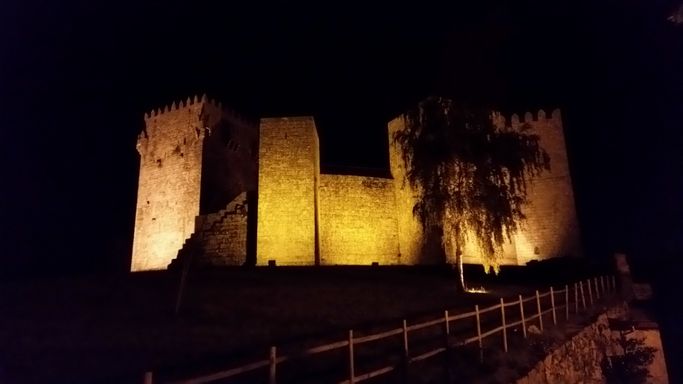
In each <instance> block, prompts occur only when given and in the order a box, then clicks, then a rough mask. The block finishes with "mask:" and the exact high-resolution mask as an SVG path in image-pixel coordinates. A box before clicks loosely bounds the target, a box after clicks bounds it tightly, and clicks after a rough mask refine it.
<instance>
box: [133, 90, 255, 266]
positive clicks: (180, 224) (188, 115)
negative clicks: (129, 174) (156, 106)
mask: <svg viewBox="0 0 683 384" xmlns="http://www.w3.org/2000/svg"><path fill="white" fill-rule="evenodd" d="M256 134H257V133H256V130H255V129H250V127H249V126H248V125H247V124H245V123H243V122H241V121H240V120H239V119H237V118H236V117H235V116H234V114H231V113H229V112H227V111H225V110H223V109H222V107H221V105H220V104H219V103H216V102H213V101H212V100H209V99H207V97H206V96H202V97H201V98H197V97H195V98H194V99H188V100H186V101H185V102H180V103H173V104H172V105H171V106H167V107H164V108H162V109H160V110H155V111H152V112H151V113H148V114H146V115H145V129H144V130H143V131H142V132H141V133H140V135H139V136H138V141H137V149H138V153H139V154H140V176H139V183H138V201H137V209H136V215H135V234H134V240H133V256H132V263H131V271H139V270H153V269H165V268H166V267H167V266H168V265H169V263H170V262H171V261H172V260H173V259H174V258H175V257H176V256H177V254H178V250H179V249H181V248H182V247H183V243H184V242H185V240H186V239H188V238H189V237H190V236H191V235H192V234H193V233H194V232H195V223H196V222H200V221H201V220H198V219H201V218H200V217H199V215H200V214H201V215H208V214H211V213H214V212H217V211H220V210H221V209H224V208H226V206H227V205H228V204H229V203H230V202H231V201H232V200H233V199H234V198H235V197H236V196H238V195H240V194H241V193H242V192H246V191H252V190H255V188H256V185H255V184H256V157H255V156H256V153H255V150H256V141H257V137H256ZM245 230H246V229H245Z"/></svg>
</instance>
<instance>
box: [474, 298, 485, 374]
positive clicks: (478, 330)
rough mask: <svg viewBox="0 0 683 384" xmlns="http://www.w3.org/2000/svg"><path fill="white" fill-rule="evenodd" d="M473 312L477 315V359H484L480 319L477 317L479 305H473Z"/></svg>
mask: <svg viewBox="0 0 683 384" xmlns="http://www.w3.org/2000/svg"><path fill="white" fill-rule="evenodd" d="M474 313H475V315H476V317H477V341H478V342H479V361H481V362H483V361H484V346H483V344H482V342H481V321H480V319H479V305H478V304H477V305H475V306H474Z"/></svg>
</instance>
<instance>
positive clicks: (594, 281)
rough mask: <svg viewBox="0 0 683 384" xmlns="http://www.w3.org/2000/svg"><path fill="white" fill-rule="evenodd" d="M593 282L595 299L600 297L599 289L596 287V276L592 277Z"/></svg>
mask: <svg viewBox="0 0 683 384" xmlns="http://www.w3.org/2000/svg"><path fill="white" fill-rule="evenodd" d="M593 283H594V285H595V299H596V300H597V299H599V298H600V289H599V288H598V278H597V277H594V278H593Z"/></svg>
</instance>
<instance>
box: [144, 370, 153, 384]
mask: <svg viewBox="0 0 683 384" xmlns="http://www.w3.org/2000/svg"><path fill="white" fill-rule="evenodd" d="M143 380H144V384H152V372H151V371H147V372H145V377H144V379H143Z"/></svg>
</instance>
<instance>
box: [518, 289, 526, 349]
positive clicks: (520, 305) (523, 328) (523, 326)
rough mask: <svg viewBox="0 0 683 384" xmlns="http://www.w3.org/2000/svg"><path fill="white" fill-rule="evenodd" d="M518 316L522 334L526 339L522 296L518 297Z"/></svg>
mask: <svg viewBox="0 0 683 384" xmlns="http://www.w3.org/2000/svg"><path fill="white" fill-rule="evenodd" d="M519 314H520V316H521V317H522V334H523V335H524V338H525V339H526V322H525V320H524V299H523V298H522V295H519Z"/></svg>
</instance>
